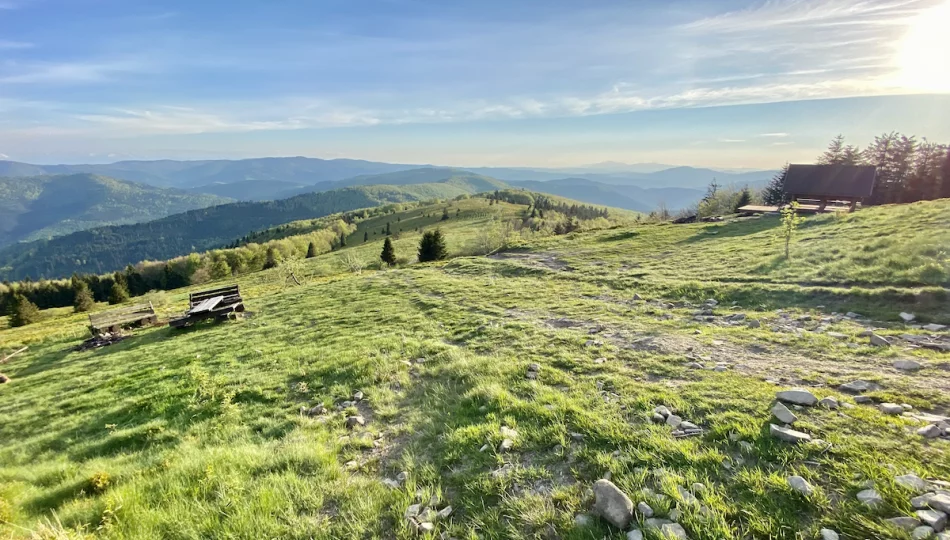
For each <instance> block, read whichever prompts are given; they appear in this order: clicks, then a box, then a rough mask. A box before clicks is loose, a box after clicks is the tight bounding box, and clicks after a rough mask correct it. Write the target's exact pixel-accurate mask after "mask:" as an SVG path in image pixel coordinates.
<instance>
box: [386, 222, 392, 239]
mask: <svg viewBox="0 0 950 540" xmlns="http://www.w3.org/2000/svg"><path fill="white" fill-rule="evenodd" d="M391 225H392V223H389V222H386V236H389V235H390V234H392V228H391Z"/></svg>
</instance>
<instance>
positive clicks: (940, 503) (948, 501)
mask: <svg viewBox="0 0 950 540" xmlns="http://www.w3.org/2000/svg"><path fill="white" fill-rule="evenodd" d="M927 504H929V505H930V507H931V508H933V509H934V510H940V511H941V512H943V513H944V514H950V495H946V494H944V493H938V494H936V495H934V496H933V497H931V498H930V500H929V501H927Z"/></svg>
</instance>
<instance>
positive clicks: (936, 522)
mask: <svg viewBox="0 0 950 540" xmlns="http://www.w3.org/2000/svg"><path fill="white" fill-rule="evenodd" d="M917 519H919V520H920V522H921V523H923V524H924V525H927V526H929V527H930V528H932V529H933V530H935V531H937V532H940V531H942V530H943V528H944V527H946V526H947V514H944V513H943V512H940V511H937V510H918V511H917Z"/></svg>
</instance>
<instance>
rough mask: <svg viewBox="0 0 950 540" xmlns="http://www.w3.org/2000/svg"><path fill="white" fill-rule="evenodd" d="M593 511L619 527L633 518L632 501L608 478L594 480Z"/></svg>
mask: <svg viewBox="0 0 950 540" xmlns="http://www.w3.org/2000/svg"><path fill="white" fill-rule="evenodd" d="M594 512H596V513H597V514H598V515H600V516H601V517H603V518H604V519H605V520H607V522H608V523H610V524H611V525H613V526H614V527H617V528H620V529H626V528H627V526H628V525H630V521H631V520H632V519H633V502H632V501H631V500H630V497H627V495H626V494H625V493H624V492H623V491H620V488H618V487H617V486H616V485H614V483H613V482H611V481H610V480H598V481H596V482H594Z"/></svg>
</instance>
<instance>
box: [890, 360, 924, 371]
mask: <svg viewBox="0 0 950 540" xmlns="http://www.w3.org/2000/svg"><path fill="white" fill-rule="evenodd" d="M923 367H924V366H923V365H922V364H920V363H919V362H915V361H913V360H897V361H895V362H894V369H899V370H901V371H920V369H921V368H923Z"/></svg>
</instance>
